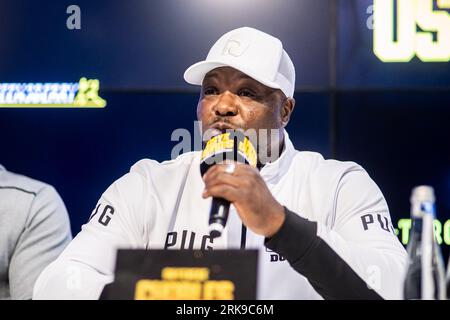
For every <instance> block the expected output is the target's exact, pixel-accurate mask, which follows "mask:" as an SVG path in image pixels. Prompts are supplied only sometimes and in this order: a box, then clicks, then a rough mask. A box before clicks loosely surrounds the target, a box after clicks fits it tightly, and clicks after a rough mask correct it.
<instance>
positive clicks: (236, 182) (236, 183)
mask: <svg viewBox="0 0 450 320" xmlns="http://www.w3.org/2000/svg"><path fill="white" fill-rule="evenodd" d="M242 183H243V179H241V178H239V177H235V176H233V175H231V174H229V173H225V172H217V173H214V174H213V175H211V176H210V177H208V179H207V180H205V189H209V188H211V187H214V186H216V185H219V184H228V185H231V186H233V187H235V188H239V187H241V186H242Z"/></svg>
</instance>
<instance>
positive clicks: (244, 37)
mask: <svg viewBox="0 0 450 320" xmlns="http://www.w3.org/2000/svg"><path fill="white" fill-rule="evenodd" d="M225 66H229V67H232V68H234V69H237V70H239V71H241V72H243V73H245V74H246V75H248V76H249V77H251V78H253V79H255V80H256V81H258V82H260V83H262V84H264V85H266V86H267V87H270V88H275V89H280V90H281V91H282V92H283V93H284V94H285V95H286V97H290V98H292V97H293V96H294V88H295V68H294V64H293V63H292V61H291V59H290V58H289V56H288V54H287V52H286V51H285V50H284V49H283V44H282V43H281V41H280V40H279V39H277V38H275V37H273V36H271V35H269V34H267V33H264V32H262V31H259V30H257V29H253V28H249V27H242V28H238V29H234V30H231V31H229V32H227V33H225V34H224V35H223V36H221V37H220V38H219V40H217V41H216V43H214V45H213V46H212V48H211V49H210V50H209V53H208V56H207V57H206V60H204V61H200V62H197V63H195V64H193V65H192V66H190V67H189V68H187V70H186V71H185V72H184V80H186V82H188V83H190V84H195V85H201V84H202V82H203V78H204V77H205V75H206V74H207V73H208V72H209V71H211V70H213V69H215V68H218V67H225Z"/></svg>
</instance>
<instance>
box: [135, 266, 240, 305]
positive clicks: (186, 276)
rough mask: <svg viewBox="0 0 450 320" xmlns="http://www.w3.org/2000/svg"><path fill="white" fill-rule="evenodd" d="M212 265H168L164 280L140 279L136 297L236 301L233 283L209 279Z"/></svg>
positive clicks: (163, 274)
mask: <svg viewBox="0 0 450 320" xmlns="http://www.w3.org/2000/svg"><path fill="white" fill-rule="evenodd" d="M209 273H210V272H209V268H184V267H183V268H180V267H165V268H163V269H162V271H161V280H148V279H143V280H139V281H138V282H137V283H136V287H135V293H134V298H135V299H136V300H234V289H235V286H234V283H233V282H232V281H229V280H209Z"/></svg>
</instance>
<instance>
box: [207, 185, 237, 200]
mask: <svg viewBox="0 0 450 320" xmlns="http://www.w3.org/2000/svg"><path fill="white" fill-rule="evenodd" d="M202 197H203V198H208V197H219V198H224V199H225V200H228V201H230V202H235V201H236V200H237V199H238V197H239V189H237V188H235V187H233V186H230V185H226V184H221V185H217V186H214V187H211V188H209V189H205V191H204V192H203V194H202Z"/></svg>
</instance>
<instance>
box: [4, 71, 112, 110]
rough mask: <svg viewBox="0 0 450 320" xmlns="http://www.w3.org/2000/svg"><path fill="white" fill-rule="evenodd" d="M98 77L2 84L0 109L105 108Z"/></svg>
mask: <svg viewBox="0 0 450 320" xmlns="http://www.w3.org/2000/svg"><path fill="white" fill-rule="evenodd" d="M99 89H100V82H99V81H98V80H97V79H91V80H90V79H86V78H84V77H83V78H81V79H80V81H79V82H78V83H76V82H75V83H0V108H104V107H105V106H106V101H105V100H104V99H102V98H101V97H100V96H99Z"/></svg>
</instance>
